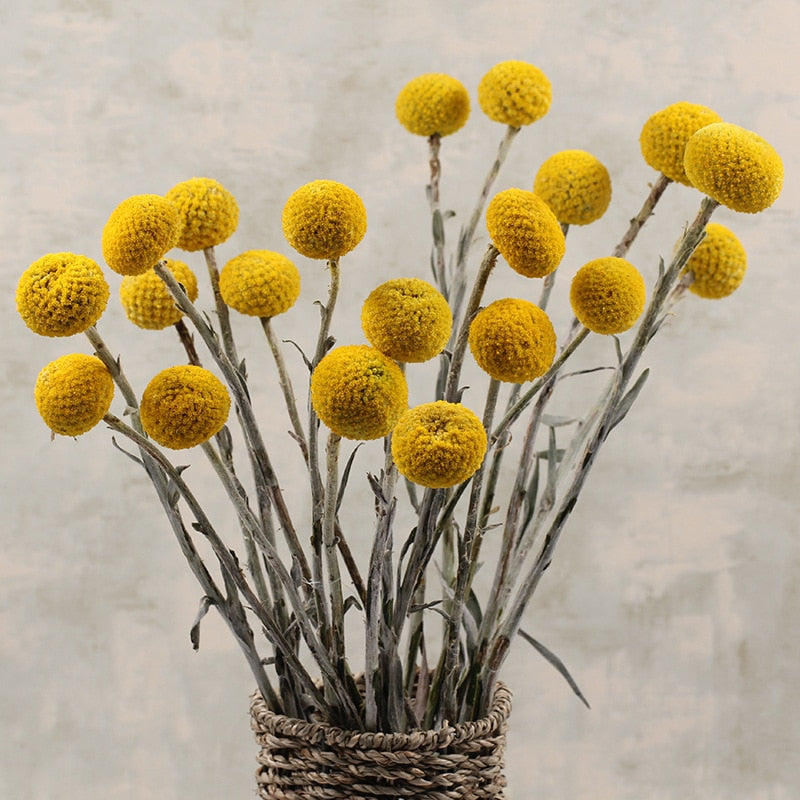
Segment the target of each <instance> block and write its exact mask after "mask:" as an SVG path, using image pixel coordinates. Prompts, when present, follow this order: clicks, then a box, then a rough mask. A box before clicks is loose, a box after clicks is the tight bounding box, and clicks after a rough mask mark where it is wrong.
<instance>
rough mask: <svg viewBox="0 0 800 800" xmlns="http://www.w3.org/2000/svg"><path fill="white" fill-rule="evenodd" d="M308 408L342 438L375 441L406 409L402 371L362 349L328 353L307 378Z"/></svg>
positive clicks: (351, 347) (375, 352) (379, 355)
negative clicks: (311, 407)
mask: <svg viewBox="0 0 800 800" xmlns="http://www.w3.org/2000/svg"><path fill="white" fill-rule="evenodd" d="M311 404H312V406H313V407H314V411H315V412H316V413H317V416H318V417H319V418H320V419H321V420H322V421H323V422H324V423H325V424H326V425H327V426H328V427H329V428H330V429H331V430H332V431H333V432H334V433H336V434H338V435H339V436H343V437H345V438H346V439H363V440H367V439H379V438H380V437H381V436H386V435H387V434H388V433H389V432H390V431H391V430H392V428H393V427H394V424H395V422H396V421H397V418H398V417H399V416H400V414H401V413H402V412H403V411H404V410H405V408H406V407H407V405H408V385H407V384H406V379H405V376H404V375H403V371H402V370H401V369H400V367H398V366H397V364H395V363H394V361H392V360H391V359H390V358H387V357H386V356H385V355H383V353H381V352H380V351H379V350H376V349H375V348H374V347H370V346H368V345H365V344H364V345H344V346H342V347H337V348H335V349H334V350H331V351H330V353H328V354H327V355H326V356H325V357H324V358H323V359H322V360H321V361H320V362H319V364H317V366H316V368H315V369H314V372H313V373H312V374H311Z"/></svg>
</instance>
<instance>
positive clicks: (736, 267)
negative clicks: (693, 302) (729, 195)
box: [684, 222, 747, 300]
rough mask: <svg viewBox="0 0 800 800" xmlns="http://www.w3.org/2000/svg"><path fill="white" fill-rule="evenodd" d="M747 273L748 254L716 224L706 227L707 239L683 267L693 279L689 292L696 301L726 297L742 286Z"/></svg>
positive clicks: (710, 223) (723, 227)
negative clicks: (696, 296) (692, 293)
mask: <svg viewBox="0 0 800 800" xmlns="http://www.w3.org/2000/svg"><path fill="white" fill-rule="evenodd" d="M746 271H747V253H746V252H745V249H744V247H743V246H742V243H741V242H740V241H739V240H738V239H737V238H736V235H735V234H734V233H733V231H731V230H729V229H728V228H726V227H725V226H724V225H719V224H718V223H716V222H709V223H708V225H706V235H705V238H704V239H703V241H702V242H700V244H699V245H698V247H697V248H696V249H695V251H694V253H692V255H691V256H690V258H689V261H688V262H687V263H686V267H685V268H684V272H691V273H692V275H693V276H694V280H693V282H692V283H691V284H690V285H689V291H691V292H694V294H696V295H698V297H705V298H708V299H714V300H716V299H719V298H721V297H727V296H728V295H729V294H732V293H733V292H735V291H736V290H737V289H738V288H739V286H741V284H742V281H743V280H744V274H745V272H746Z"/></svg>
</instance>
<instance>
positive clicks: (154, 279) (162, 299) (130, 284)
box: [119, 259, 197, 330]
mask: <svg viewBox="0 0 800 800" xmlns="http://www.w3.org/2000/svg"><path fill="white" fill-rule="evenodd" d="M164 264H165V265H166V267H167V269H168V270H169V271H170V272H171V273H172V274H173V275H174V276H175V280H177V281H178V283H180V284H181V285H182V286H183V288H184V289H185V290H186V294H187V295H188V297H189V299H190V300H191V301H192V302H194V301H195V300H197V278H196V277H195V275H194V273H193V272H192V271H191V269H189V267H188V265H187V264H184V263H183V261H173V260H172V259H166V260H165V262H164ZM119 299H120V302H121V303H122V308H123V309H124V311H125V316H127V317H128V319H129V320H130V321H131V322H132V323H133V324H134V325H136V326H138V327H139V328H145V329H148V330H162V329H163V328H168V327H169V326H170V325H174V324H175V323H176V322H178V321H179V320H180V319H181V317H182V316H183V312H182V311H181V310H180V309H179V308H178V307H177V306H176V305H175V300H174V299H173V297H172V295H171V294H170V292H169V289H167V287H166V285H165V283H164V281H162V280H161V278H159V277H158V275H156V273H155V272H153V271H152V270H148V271H147V272H144V273H142V274H141V275H127V276H126V277H124V278H123V279H122V282H121V283H120V286H119Z"/></svg>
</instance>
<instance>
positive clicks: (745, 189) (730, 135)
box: [684, 122, 783, 214]
mask: <svg viewBox="0 0 800 800" xmlns="http://www.w3.org/2000/svg"><path fill="white" fill-rule="evenodd" d="M684 166H685V168H686V174H687V176H688V177H689V180H690V181H691V182H692V185H693V186H694V187H695V188H697V189H699V190H700V191H701V192H703V194H707V195H708V196H709V197H711V198H712V199H713V200H716V201H717V202H718V203H722V205H724V206H727V207H728V208H732V209H733V210H734V211H745V212H747V213H748V214H755V213H756V212H758V211H763V210H764V209H765V208H769V207H770V206H771V205H772V204H773V203H774V202H775V201H776V200H777V199H778V195H779V194H780V193H781V188H783V162H782V161H781V157H780V156H779V155H778V154H777V153H776V152H775V150H774V149H773V147H772V145H770V144H769V142H767V141H765V140H764V139H762V138H761V137H760V136H759V135H758V134H757V133H753V132H752V131H748V130H745V129H744V128H740V127H739V126H738V125H732V124H731V123H729V122H716V123H714V124H713V125H706V127H705V128H701V129H700V130H699V131H697V133H695V134H694V136H692V138H691V139H689V142H688V144H687V145H686V152H685V154H684Z"/></svg>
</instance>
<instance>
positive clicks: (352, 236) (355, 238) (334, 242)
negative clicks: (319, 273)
mask: <svg viewBox="0 0 800 800" xmlns="http://www.w3.org/2000/svg"><path fill="white" fill-rule="evenodd" d="M281 223H282V225H283V234H284V236H285V237H286V241H287V242H289V244H290V245H291V246H292V247H293V248H294V249H295V250H297V252H298V253H300V254H301V255H304V256H306V257H307V258H318V259H335V258H339V257H341V256H343V255H345V254H346V253H349V252H350V251H351V250H352V249H353V248H354V247H355V246H356V245H357V244H358V243H359V242H360V241H361V240H362V239H363V238H364V234H365V233H366V232H367V212H366V209H365V208H364V203H363V202H362V200H361V198H360V197H359V196H358V195H357V194H356V193H355V192H354V191H353V190H352V189H350V188H349V187H347V186H345V185H344V184H342V183H337V182H336V181H326V180H317V181H311V183H307V184H305V185H304V186H301V187H300V188H299V189H297V191H295V192H294V193H293V194H292V196H291V197H290V198H289V199H288V200H287V201H286V205H285V206H284V208H283V214H282V215H281Z"/></svg>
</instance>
